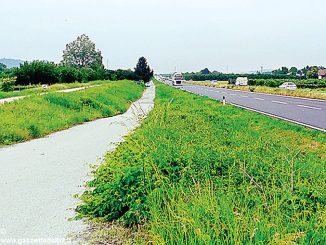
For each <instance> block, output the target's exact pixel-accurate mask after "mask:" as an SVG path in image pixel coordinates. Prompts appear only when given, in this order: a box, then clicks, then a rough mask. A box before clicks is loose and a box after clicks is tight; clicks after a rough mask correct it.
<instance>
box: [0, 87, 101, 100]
mask: <svg viewBox="0 0 326 245" xmlns="http://www.w3.org/2000/svg"><path fill="white" fill-rule="evenodd" d="M98 86H101V85H92V86H86V87H80V88H68V89H63V90H58V91H55V92H58V93H71V92H76V91H80V90H83V89H87V88H93V87H98ZM43 94H47V92H44V93H40V94H39V95H43ZM28 96H30V95H25V96H16V97H9V98H4V99H0V105H3V104H6V103H10V102H13V101H16V100H21V99H24V98H26V97H28Z"/></svg>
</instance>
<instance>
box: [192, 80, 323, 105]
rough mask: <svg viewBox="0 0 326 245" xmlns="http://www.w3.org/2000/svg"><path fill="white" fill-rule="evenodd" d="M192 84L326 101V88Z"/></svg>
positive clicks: (226, 83) (219, 83)
mask: <svg viewBox="0 0 326 245" xmlns="http://www.w3.org/2000/svg"><path fill="white" fill-rule="evenodd" d="M188 83H190V84H197V85H202V86H208V87H215V88H228V89H237V90H243V91H253V92H258V93H267V94H279V95H286V96H297V97H303V98H311V99H323V100H326V89H325V88H315V89H309V88H298V89H296V90H294V91H291V90H286V89H280V88H278V87H276V88H272V87H267V86H234V85H230V84H228V82H224V81H223V82H217V83H215V84H212V83H210V82H188Z"/></svg>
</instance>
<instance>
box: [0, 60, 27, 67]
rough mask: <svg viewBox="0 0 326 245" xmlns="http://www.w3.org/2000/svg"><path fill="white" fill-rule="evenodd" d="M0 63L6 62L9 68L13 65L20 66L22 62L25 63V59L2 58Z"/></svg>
mask: <svg viewBox="0 0 326 245" xmlns="http://www.w3.org/2000/svg"><path fill="white" fill-rule="evenodd" d="M0 63H2V64H5V65H6V66H7V68H12V67H19V65H20V64H21V63H24V61H23V60H18V59H6V58H3V59H0Z"/></svg>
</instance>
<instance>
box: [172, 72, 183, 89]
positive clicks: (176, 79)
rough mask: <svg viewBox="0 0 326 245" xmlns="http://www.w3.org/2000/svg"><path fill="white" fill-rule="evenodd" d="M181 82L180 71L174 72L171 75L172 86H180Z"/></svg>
mask: <svg viewBox="0 0 326 245" xmlns="http://www.w3.org/2000/svg"><path fill="white" fill-rule="evenodd" d="M182 84H183V75H182V73H177V72H176V73H174V74H173V75H172V85H173V86H182Z"/></svg>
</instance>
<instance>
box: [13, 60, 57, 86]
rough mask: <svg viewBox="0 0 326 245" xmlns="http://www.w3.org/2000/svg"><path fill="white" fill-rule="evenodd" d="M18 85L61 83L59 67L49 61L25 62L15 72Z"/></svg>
mask: <svg viewBox="0 0 326 245" xmlns="http://www.w3.org/2000/svg"><path fill="white" fill-rule="evenodd" d="M15 76H16V77H17V84H19V85H28V84H39V83H41V84H53V83H57V82H59V81H60V79H59V78H60V74H59V71H58V69H57V65H56V64H54V63H53V62H47V61H38V60H36V61H33V62H30V63H29V62H25V63H24V64H22V65H20V68H18V69H16V70H15Z"/></svg>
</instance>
